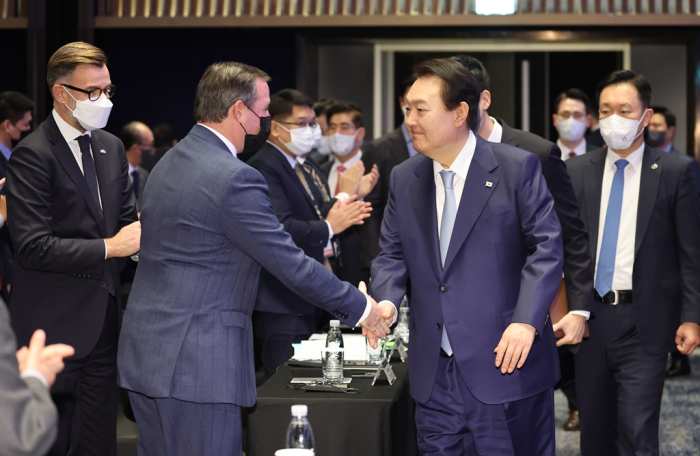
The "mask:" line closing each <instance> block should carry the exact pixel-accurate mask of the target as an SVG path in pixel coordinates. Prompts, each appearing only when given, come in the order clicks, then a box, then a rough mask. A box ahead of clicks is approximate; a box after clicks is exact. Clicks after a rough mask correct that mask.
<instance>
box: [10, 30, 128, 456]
mask: <svg viewBox="0 0 700 456" xmlns="http://www.w3.org/2000/svg"><path fill="white" fill-rule="evenodd" d="M46 75H47V76H46V79H47V82H48V85H49V89H50V90H51V95H52V96H53V107H54V109H53V111H52V113H51V114H50V115H49V116H48V118H47V119H46V120H45V121H44V122H43V123H42V124H41V125H39V127H38V128H37V129H36V130H35V131H34V132H33V133H32V134H30V135H29V136H27V138H25V139H24V140H23V141H22V142H20V143H19V144H18V145H17V147H16V148H15V150H14V152H13V153H12V157H11V159H10V162H9V165H8V169H7V185H6V190H7V201H8V208H9V215H10V217H9V218H8V225H9V228H10V236H11V238H12V243H13V246H14V249H15V257H16V259H17V261H16V262H15V280H14V282H13V287H12V299H11V301H10V305H9V309H10V314H11V317H12V325H13V329H14V331H15V333H16V334H17V340H18V342H19V344H20V345H25V344H27V343H28V342H29V338H30V337H31V335H32V334H33V333H34V331H35V330H36V329H37V328H42V329H44V330H46V334H47V335H48V339H47V343H49V344H54V343H65V344H68V345H72V346H73V347H74V348H75V356H73V357H71V358H69V359H67V360H66V361H65V366H66V367H65V369H64V370H63V372H61V374H59V375H58V377H57V378H56V383H55V384H54V386H53V389H52V390H51V392H52V394H53V400H54V402H55V403H56V405H57V407H58V411H59V422H60V428H59V433H58V439H57V440H56V444H55V445H54V448H53V450H52V451H51V453H50V454H51V455H65V454H67V453H68V451H69V449H70V452H71V454H72V455H96V454H99V455H114V454H115V453H116V413H117V400H116V392H117V388H116V376H117V366H116V358H117V338H118V335H119V313H120V312H121V309H120V305H121V293H119V292H118V291H119V289H120V285H119V270H118V263H117V258H120V257H128V256H129V255H132V254H134V253H136V252H138V251H139V248H140V237H141V225H140V224H139V222H138V221H137V215H136V200H135V198H134V192H133V190H132V186H131V181H130V179H129V174H128V170H129V166H128V163H127V160H126V155H125V152H124V146H123V144H122V142H121V141H120V140H119V139H118V138H116V137H115V136H113V135H111V134H109V133H107V132H105V131H103V130H101V128H103V127H104V126H105V125H106V123H107V119H108V118H109V113H110V111H111V108H112V101H111V100H110V99H111V98H112V95H114V91H115V87H114V85H112V81H111V79H110V74H109V71H108V70H107V58H106V56H105V54H104V53H103V52H102V51H101V50H100V49H98V48H96V47H95V46H92V45H91V44H87V43H82V42H77V43H70V44H67V45H65V46H63V47H62V48H60V49H59V50H58V51H56V53H55V54H54V55H53V56H52V57H51V59H50V60H49V63H48V68H47V73H46Z"/></svg>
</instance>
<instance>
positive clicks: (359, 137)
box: [355, 127, 367, 143]
mask: <svg viewBox="0 0 700 456" xmlns="http://www.w3.org/2000/svg"><path fill="white" fill-rule="evenodd" d="M366 134H367V130H365V127H360V128H358V129H357V136H355V142H356V143H361V142H362V141H364V140H365V135H366Z"/></svg>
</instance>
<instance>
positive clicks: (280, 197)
mask: <svg viewBox="0 0 700 456" xmlns="http://www.w3.org/2000/svg"><path fill="white" fill-rule="evenodd" d="M247 163H248V165H250V166H252V167H253V168H255V169H257V170H258V171H260V174H262V176H263V177H264V178H265V181H266V182H267V187H268V189H269V192H270V202H271V203H272V209H273V210H274V211H275V214H276V215H277V219H278V220H279V222H280V223H281V224H282V225H283V226H284V230H285V231H286V232H287V233H289V234H290V235H291V236H292V241H294V244H295V245H296V246H297V247H299V248H300V249H302V250H303V251H304V253H305V254H306V255H308V256H310V257H311V258H313V259H315V260H316V261H318V262H320V263H323V260H324V258H323V249H324V248H325V246H326V245H327V244H328V235H329V233H328V224H327V223H326V222H325V221H324V220H321V219H319V217H318V214H317V212H316V210H315V209H314V204H315V203H314V201H312V200H311V198H310V197H309V194H308V193H307V192H306V189H305V188H304V186H303V184H302V183H301V181H300V180H299V177H297V175H296V172H295V171H294V169H293V168H292V167H291V166H290V165H289V161H288V160H287V159H286V158H285V157H284V155H282V152H280V150H279V149H277V148H276V147H275V146H273V145H272V144H270V143H265V145H264V146H263V147H262V149H260V150H259V151H258V152H256V153H255V155H253V156H252V157H251V158H250V159H249V160H248V162H247ZM309 166H315V165H314V164H311V163H309ZM317 173H318V174H320V171H319V170H317ZM309 188H310V189H311V191H312V192H315V189H314V188H313V187H312V186H311V185H309ZM315 195H316V196H315V198H316V199H317V200H318V203H319V211H320V212H321V215H323V216H324V217H325V216H326V214H328V211H329V210H330V208H331V207H332V206H333V203H334V202H335V200H332V201H329V202H327V203H323V201H322V200H321V193H320V192H315ZM255 310H256V311H259V312H270V313H277V314H294V315H313V314H315V313H316V306H314V305H313V304H311V303H309V302H308V301H307V300H305V299H304V298H302V297H300V296H298V295H296V294H295V293H293V292H292V291H290V290H289V288H287V287H286V286H285V285H284V284H283V283H282V282H280V281H279V279H277V278H276V277H275V276H274V274H272V273H270V272H269V271H267V270H266V269H263V270H262V271H261V272H260V284H259V286H258V297H257V300H256V303H255Z"/></svg>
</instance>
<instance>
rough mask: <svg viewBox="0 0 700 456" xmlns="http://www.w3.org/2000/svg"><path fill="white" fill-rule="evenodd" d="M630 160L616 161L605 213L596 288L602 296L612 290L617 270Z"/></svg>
mask: <svg viewBox="0 0 700 456" xmlns="http://www.w3.org/2000/svg"><path fill="white" fill-rule="evenodd" d="M628 164H629V162H628V161H627V160H624V159H621V160H618V161H616V162H615V166H617V171H615V176H614V177H613V181H612V187H611V188H610V198H609V199H608V210H607V212H606V213H605V227H604V228H603V242H602V243H601V245H600V258H599V259H598V273H597V275H596V280H595V289H596V291H597V292H598V294H599V295H600V296H605V295H606V294H608V292H610V290H612V283H613V272H614V271H615V255H616V254H617V235H618V233H619V231H620V215H621V213H622V194H623V192H624V190H625V166H627V165H628Z"/></svg>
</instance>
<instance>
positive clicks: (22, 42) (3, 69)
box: [0, 29, 27, 93]
mask: <svg viewBox="0 0 700 456" xmlns="http://www.w3.org/2000/svg"><path fill="white" fill-rule="evenodd" d="M0 43H2V44H1V47H2V57H1V58H0V62H2V64H1V65H2V66H0V92H3V91H5V90H16V91H17V92H22V93H27V31H26V30H8V29H3V30H0Z"/></svg>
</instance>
